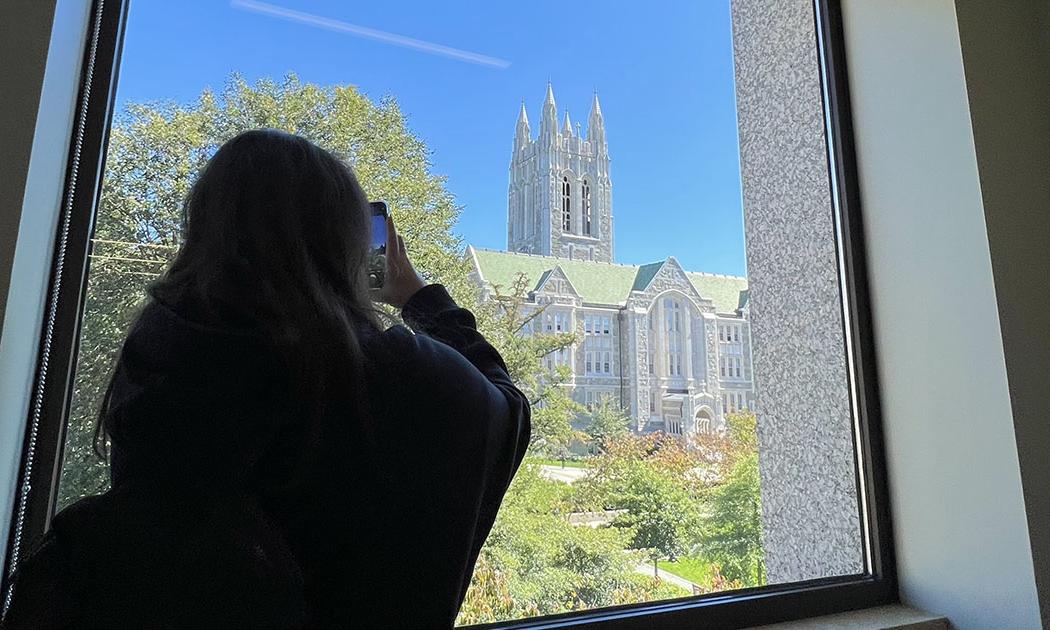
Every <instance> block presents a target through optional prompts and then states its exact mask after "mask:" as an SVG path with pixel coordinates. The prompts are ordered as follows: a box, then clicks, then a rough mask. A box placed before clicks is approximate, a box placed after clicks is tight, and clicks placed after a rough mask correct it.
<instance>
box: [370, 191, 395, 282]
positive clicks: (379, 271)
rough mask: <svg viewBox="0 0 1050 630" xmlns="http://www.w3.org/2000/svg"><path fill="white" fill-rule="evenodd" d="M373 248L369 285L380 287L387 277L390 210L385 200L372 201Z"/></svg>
mask: <svg viewBox="0 0 1050 630" xmlns="http://www.w3.org/2000/svg"><path fill="white" fill-rule="evenodd" d="M368 205H369V206H371V208H372V248H371V251H369V253H368V287H369V288H370V289H378V288H380V287H382V286H383V281H384V280H385V279H386V218H387V216H388V215H389V214H390V210H389V209H388V208H387V206H386V202H385V201H372V202H370V203H369V204H368Z"/></svg>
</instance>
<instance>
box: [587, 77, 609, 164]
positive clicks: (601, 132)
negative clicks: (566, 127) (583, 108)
mask: <svg viewBox="0 0 1050 630" xmlns="http://www.w3.org/2000/svg"><path fill="white" fill-rule="evenodd" d="M587 141H588V142H590V143H592V145H593V150H594V151H595V153H597V154H601V153H603V152H604V151H606V150H607V149H606V148H605V117H604V116H602V106H601V103H599V102H598V90H594V98H592V99H591V113H590V115H589V116H587Z"/></svg>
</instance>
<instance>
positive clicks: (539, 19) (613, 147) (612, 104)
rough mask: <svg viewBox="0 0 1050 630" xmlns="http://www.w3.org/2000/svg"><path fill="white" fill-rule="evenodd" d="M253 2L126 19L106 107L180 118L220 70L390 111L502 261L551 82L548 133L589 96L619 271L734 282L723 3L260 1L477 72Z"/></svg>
mask: <svg viewBox="0 0 1050 630" xmlns="http://www.w3.org/2000/svg"><path fill="white" fill-rule="evenodd" d="M251 1H252V0H233V1H232V2H231V0H182V1H180V2H168V1H162V0H135V1H134V2H132V4H131V13H130V16H129V23H128V29H127V38H126V40H125V45H124V56H123V65H122V67H121V75H120V85H119V87H118V95H117V98H118V101H119V102H120V103H121V104H122V103H125V102H129V101H135V102H140V101H150V100H157V99H173V100H175V101H179V102H190V101H192V100H193V99H194V98H196V96H197V95H198V94H199V93H200V92H201V90H202V89H204V88H205V87H212V88H219V87H221V86H222V84H223V83H224V82H225V80H226V79H227V77H228V76H229V75H230V73H231V72H234V71H236V72H240V73H241V74H243V75H244V76H245V77H246V78H247V79H248V80H249V81H255V80H256V79H258V78H260V77H274V78H279V77H281V76H283V75H284V74H286V73H287V72H289V71H294V72H296V73H297V74H298V75H299V76H300V77H301V78H302V79H303V80H304V81H307V82H314V83H319V84H337V83H338V84H348V83H349V84H354V85H356V86H358V87H359V88H360V89H361V90H362V91H364V92H365V93H366V94H368V95H369V96H370V97H372V98H375V99H378V98H380V97H382V96H384V95H393V96H395V97H396V98H397V99H398V101H399V102H400V104H401V107H402V109H403V110H404V112H405V113H406V115H407V117H408V124H409V126H410V128H411V129H412V131H413V132H414V133H416V134H417V135H419V136H420V137H421V138H423V140H424V141H425V142H426V143H427V145H428V146H429V147H430V148H431V149H432V151H433V156H432V159H433V170H434V172H435V173H438V174H442V175H446V176H447V177H448V187H449V189H450V190H451V191H452V193H453V194H454V195H455V196H456V199H457V201H458V203H460V204H461V205H463V206H464V209H463V214H462V217H461V219H460V223H459V225H458V227H457V231H458V232H459V233H460V234H461V235H462V236H463V237H464V239H465V240H466V241H467V242H468V243H473V244H475V245H478V246H482V247H489V248H494V249H503V248H504V247H505V245H506V213H507V169H508V165H509V159H510V150H511V144H512V140H513V137H514V122H515V119H516V117H517V112H518V108H519V103H520V102H521V99H522V98H524V99H525V103H526V107H527V108H528V113H529V116H530V120H531V122H532V123H533V132H534V133H535V130H536V127H537V125H538V120H539V115H540V106H541V104H542V100H543V95H544V91H545V89H546V83H547V80H548V78H549V79H550V80H551V82H552V83H553V86H554V94H555V98H556V100H557V104H558V109H559V122H560V121H561V119H562V118H563V117H564V111H565V109H566V108H568V110H569V112H570V115H571V116H572V119H573V121H574V122H576V121H579V122H581V123H583V127H584V128H586V117H587V112H588V109H589V105H590V99H591V93H592V91H593V90H594V89H597V90H598V92H599V95H600V98H601V102H602V111H603V112H604V114H605V120H606V128H607V135H608V138H609V152H610V154H611V156H612V178H613V198H614V205H613V214H614V217H615V221H616V242H615V247H616V262H623V263H642V262H649V261H653V260H658V259H662V258H665V257H667V256H668V255H674V256H675V257H676V258H678V260H679V261H681V262H682V263H683V264H684V265H685V266H686V268H688V269H691V270H696V271H709V272H715V273H730V274H743V273H744V271H745V267H744V246H743V218H742V213H741V209H740V177H739V168H738V147H737V133H736V110H735V97H734V92H733V62H732V46H731V32H730V17H729V0H690V1H688V2H682V1H680V0H650V1H648V2H645V3H622V4H619V3H609V2H588V1H582V2H576V3H572V4H564V3H559V2H553V1H547V0H539V1H531V2H523V3H519V2H502V1H500V2H492V1H484V0H477V1H469V2H447V3H435V2H432V1H431V2H408V1H405V2H401V1H395V0H387V1H385V2H367V3H366V2H345V1H343V2H340V1H337V0H267V2H268V3H269V4H270V5H272V6H278V7H281V8H285V9H289V10H293V11H299V12H303V13H306V14H310V15H314V16H322V17H324V18H327V19H330V20H336V21H339V22H341V23H345V24H351V25H354V26H356V27H364V28H367V29H374V30H376V31H381V32H382V33H389V34H394V35H397V36H402V37H408V38H413V39H414V40H419V41H422V42H427V43H432V44H437V45H441V46H446V47H450V48H454V49H456V50H458V51H466V52H469V53H472V54H475V55H478V56H480V57H470V55H458V56H457V55H456V54H455V53H453V54H452V56H450V55H449V54H446V53H442V51H440V50H437V49H433V48H431V49H425V50H420V49H419V48H418V47H417V48H413V47H406V46H404V45H398V44H397V43H396V42H394V41H391V38H389V37H385V36H384V35H382V34H380V35H379V37H380V39H379V40H377V39H375V38H370V37H367V36H361V33H360V32H358V33H356V34H355V33H348V32H340V31H333V30H331V29H326V28H320V27H318V26H316V25H309V24H304V23H302V22H301V21H296V20H294V19H287V18H281V17H276V16H274V15H272V14H264V13H261V12H259V11H258V10H251V8H250V6H248V5H249V3H250V2H251ZM237 2H240V3H241V5H240V6H238V5H237V4H236V3H237ZM365 35H367V33H366V34H365ZM424 48H426V46H425V45H424ZM464 57H467V58H464ZM489 59H491V60H492V61H489Z"/></svg>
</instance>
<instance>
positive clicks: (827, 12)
mask: <svg viewBox="0 0 1050 630" xmlns="http://www.w3.org/2000/svg"><path fill="white" fill-rule="evenodd" d="M129 3H130V0H94V2H93V6H92V13H91V15H92V18H91V22H90V24H89V26H88V41H87V42H86V45H85V51H84V57H83V59H84V62H83V69H82V74H81V85H80V92H79V95H78V99H77V110H76V117H75V119H74V131H73V137H72V138H71V140H70V142H71V147H74V149H75V150H73V151H70V158H69V161H68V165H67V173H68V174H67V181H66V183H65V190H64V193H63V197H62V199H63V211H62V213H61V214H60V218H59V225H58V226H56V246H55V253H54V257H53V262H52V271H51V279H50V282H49V288H48V294H47V296H48V299H47V303H46V308H45V319H44V325H43V330H42V334H41V341H40V355H39V358H38V362H37V371H36V375H35V378H34V382H33V390H32V398H31V401H32V403H31V406H30V417H29V419H28V423H27V427H26V435H25V441H24V444H23V449H22V461H21V465H20V468H19V477H18V480H19V483H18V486H17V491H16V496H15V503H14V506H15V513H14V514H13V515H12V516H13V518H12V519H11V523H12V526H11V532H10V535H9V537H8V540H7V541H6V544H7V555H6V561H5V566H4V572H3V576H2V578H3V593H4V600H3V602H2V603H3V604H4V608H6V603H7V597H8V596H9V593H10V590H9V589H10V579H9V578H10V576H11V574H12V572H13V570H14V568H15V567H16V565H17V562H18V559H19V557H20V555H21V554H23V553H25V551H26V549H27V548H28V547H29V545H30V543H31V542H32V540H33V539H34V538H36V537H37V536H39V535H40V534H42V533H43V532H45V531H46V529H47V527H48V524H49V523H50V520H51V518H52V516H53V515H54V506H55V501H56V495H57V490H58V476H59V473H60V470H61V462H62V449H63V445H64V438H65V420H66V417H67V415H68V411H69V405H70V400H71V396H72V391H73V379H74V376H75V374H74V369H75V364H76V356H77V351H78V343H79V333H80V319H81V316H82V313H83V308H84V295H85V291H86V288H87V277H88V261H89V255H90V250H91V234H92V231H93V227H94V220H95V209H96V207H97V202H98V198H99V194H100V192H101V184H102V176H103V168H104V164H105V158H106V149H107V140H108V136H109V127H110V123H111V120H112V114H113V106H114V99H115V94H116V86H117V80H118V72H119V67H120V55H121V47H122V45H123V40H124V28H125V24H126V20H127V13H128V5H129ZM814 9H815V16H816V25H815V26H816V29H815V31H816V36H817V44H818V54H819V62H820V66H821V67H820V71H821V80H822V89H823V91H824V103H823V107H824V114H825V125H826V132H827V136H828V147H827V151H828V153H827V158H828V164H829V173H828V176H829V179H830V181H831V183H832V187H833V190H834V194H833V206H834V215H835V223H836V230H837V232H838V236H839V239H840V260H839V264H840V265H841V269H842V275H843V277H844V279H845V280H844V284H843V286H842V290H843V301H844V308H846V309H848V313H849V317H848V319H847V324H846V325H847V326H848V329H847V330H846V331H845V332H846V336H845V338H846V342H845V343H847V344H849V345H850V350H851V351H852V353H853V356H854V363H853V366H852V368H851V374H850V376H851V378H852V379H853V384H854V389H855V391H856V396H857V400H856V409H857V410H858V415H857V417H856V418H855V421H856V423H857V425H858V427H857V431H855V436H856V437H855V441H856V443H855V444H854V448H855V454H856V458H857V461H858V468H857V473H856V474H857V484H858V487H861V486H863V492H861V493H860V502H859V503H858V510H859V511H861V521H860V522H861V523H863V524H865V525H866V527H867V531H866V532H865V534H866V535H867V540H868V545H867V547H866V549H867V550H868V551H866V552H865V557H866V563H867V565H868V568H869V570H868V571H867V572H865V573H863V574H859V575H853V576H839V577H833V578H824V579H818V580H810V581H806V582H795V583H790V584H781V585H772V586H764V587H758V588H751V589H743V590H738V591H732V592H727V593H715V594H710V595H701V596H694V597H686V598H682V599H676V600H670V601H665V602H655V603H645V604H629V605H623V606H617V607H611V608H603V609H597V610H593V611H586V612H581V613H567V614H560V615H552V616H547V617H540V618H534V619H523V620H517V621H510V622H501V623H493V624H484V625H480V626H473V627H476V628H495V627H513V628H531V629H539V628H561V627H569V626H571V627H579V628H595V629H599V628H600V629H603V630H605V629H617V630H619V629H635V628H637V629H643V628H645V629H647V628H651V627H654V625H657V626H658V627H660V628H667V629H670V630H673V629H676V628H683V629H684V628H690V629H692V628H697V627H740V626H752V625H761V624H768V623H776V622H782V621H790V620H794V619H801V618H806V617H813V616H818V615H824V614H831V613H836V612H842V611H847V610H854V609H858V608H865V607H870V606H877V605H882V604H888V603H893V602H896V601H898V594H897V576H896V562H895V558H894V556H893V541H892V532H891V527H890V514H889V496H888V489H887V480H886V465H885V457H884V454H883V437H882V422H881V416H880V406H879V396H878V385H877V382H876V363H875V347H874V346H875V343H874V339H873V331H872V322H871V310H870V300H869V293H868V279H867V267H866V262H865V249H864V234H863V229H862V223H861V214H860V194H859V187H858V181H857V166H856V156H855V152H854V143H853V127H852V119H851V115H850V112H851V106H850V98H849V85H848V78H847V72H846V60H845V47H844V42H843V37H844V36H843V27H842V10H841V5H840V0H814ZM559 183H561V182H559ZM650 323H651V322H650Z"/></svg>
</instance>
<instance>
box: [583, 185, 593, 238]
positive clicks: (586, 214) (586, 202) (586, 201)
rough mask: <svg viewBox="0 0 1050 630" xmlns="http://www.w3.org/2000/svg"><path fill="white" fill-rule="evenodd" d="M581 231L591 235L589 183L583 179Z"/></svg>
mask: <svg viewBox="0 0 1050 630" xmlns="http://www.w3.org/2000/svg"><path fill="white" fill-rule="evenodd" d="M583 233H584V234H585V235H587V236H591V235H592V232H591V185H590V184H588V183H587V180H586V179H585V180H583Z"/></svg>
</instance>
